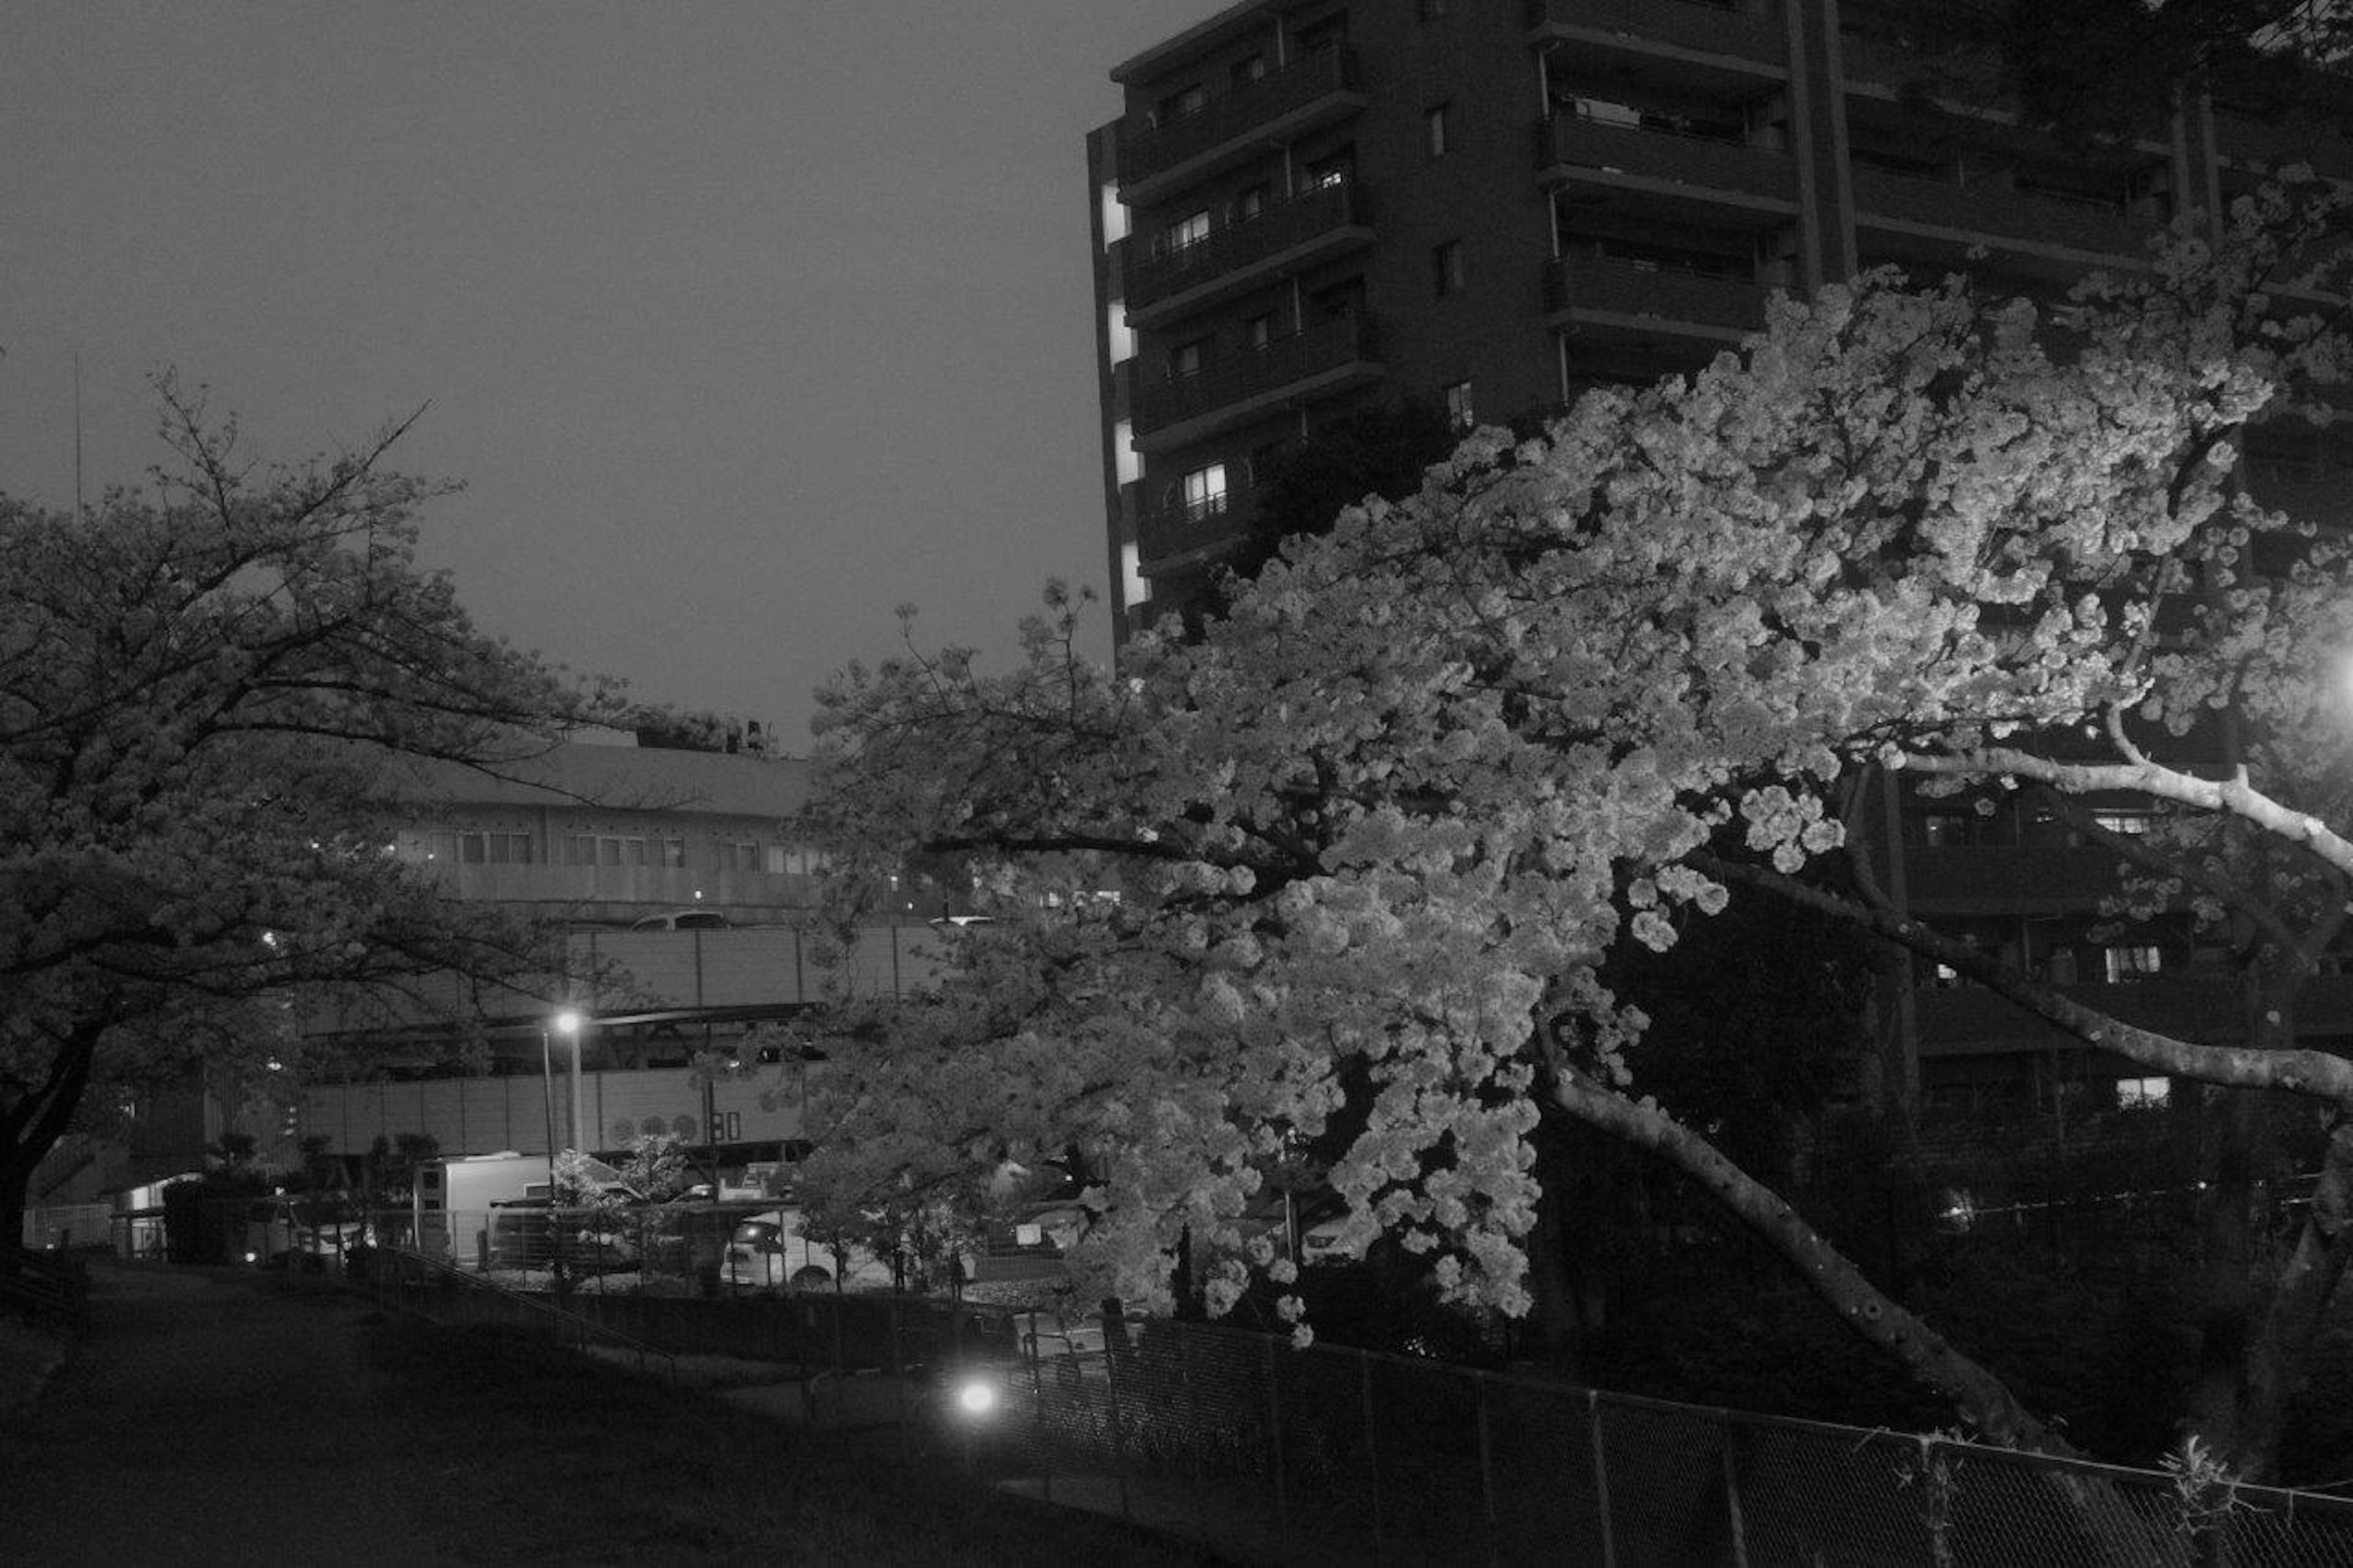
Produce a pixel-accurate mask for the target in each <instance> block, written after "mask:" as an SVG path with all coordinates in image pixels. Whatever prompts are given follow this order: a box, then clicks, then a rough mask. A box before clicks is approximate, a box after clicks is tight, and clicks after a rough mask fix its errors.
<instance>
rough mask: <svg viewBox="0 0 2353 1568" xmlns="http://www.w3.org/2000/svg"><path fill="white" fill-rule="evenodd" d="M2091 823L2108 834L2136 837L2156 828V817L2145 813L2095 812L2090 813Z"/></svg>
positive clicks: (2152, 813)
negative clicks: (2104, 829)
mask: <svg viewBox="0 0 2353 1568" xmlns="http://www.w3.org/2000/svg"><path fill="white" fill-rule="evenodd" d="M2092 821H2093V822H2094V824H2095V825H2097V826H2101V827H2105V828H2106V829H2107V830H2108V831H2109V832H2110V833H2122V834H2126V835H2129V836H2131V837H2139V836H2140V835H2141V834H2144V833H2147V831H2148V830H2149V829H2150V828H2151V827H2153V826H2156V824H2157V816H2156V814H2155V813H2154V812H2147V811H2095V812H2094V813H2092Z"/></svg>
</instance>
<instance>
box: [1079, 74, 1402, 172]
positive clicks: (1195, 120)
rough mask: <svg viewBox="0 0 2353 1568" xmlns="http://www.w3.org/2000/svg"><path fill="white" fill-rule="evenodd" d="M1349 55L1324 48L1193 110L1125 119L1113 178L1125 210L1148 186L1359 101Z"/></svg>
mask: <svg viewBox="0 0 2353 1568" xmlns="http://www.w3.org/2000/svg"><path fill="white" fill-rule="evenodd" d="M1359 80H1360V79H1359V77H1358V75H1357V70H1356V52H1355V51H1354V50H1352V49H1347V48H1342V47H1332V48H1322V49H1317V50H1315V51H1314V52H1313V53H1310V54H1307V55H1304V56H1303V57H1301V58H1299V59H1296V60H1293V62H1292V63H1291V64H1289V65H1287V66H1284V67H1283V68H1282V69H1280V70H1274V71H1269V72H1268V73H1267V74H1266V75H1264V76H1262V77H1261V78H1259V79H1257V80H1256V81H1252V82H1246V83H1244V84H1243V85H1241V86H1240V87H1237V88H1235V89H1233V90H1232V91H1231V92H1227V93H1221V94H1219V96H1218V97H1216V98H1213V99H1210V100H1208V102H1207V103H1204V104H1203V105H1202V106H1201V107H1200V108H1199V109H1198V110H1195V111H1194V112H1192V113H1190V114H1187V115H1185V116H1183V117H1182V118H1180V119H1176V120H1167V121H1162V122H1161V123H1159V124H1157V125H1148V124H1145V123H1143V122H1142V121H1140V120H1139V119H1136V118H1134V117H1131V118H1130V119H1129V120H1128V121H1126V122H1124V123H1123V124H1122V125H1121V127H1120V135H1119V177H1120V184H1122V186H1124V195H1125V197H1126V199H1127V201H1128V202H1129V203H1130V204H1131V205H1136V204H1139V203H1141V202H1142V201H1145V200H1147V199H1148V191H1149V187H1150V186H1151V184H1152V183H1153V182H1154V181H1155V180H1159V179H1162V178H1163V177H1165V176H1171V175H1176V174H1180V173H1187V172H1191V171H1192V170H1193V168H1194V166H1195V165H1197V164H1198V165H1199V166H1200V171H1201V172H1207V170H1208V168H1210V167H1213V166H1214V165H1215V164H1216V163H1217V161H1218V160H1219V157H1220V156H1222V155H1224V154H1225V153H1229V152H1231V151H1233V150H1234V149H1235V147H1236V144H1237V143H1240V145H1241V146H1243V147H1247V146H1249V145H1250V143H1251V142H1255V141H1256V140H1258V139H1259V138H1261V137H1263V136H1266V135H1269V134H1271V133H1272V132H1276V131H1278V130H1281V129H1284V128H1297V129H1305V128H1306V127H1307V126H1309V125H1314V124H1319V123H1322V122H1323V121H1324V120H1325V119H1327V118H1330V117H1331V116H1332V115H1334V114H1336V113H1339V112H1342V111H1345V110H1349V109H1353V108H1356V107H1360V106H1361V105H1362V104H1363V103H1364V93H1363V91H1362V89H1361V88H1360V86H1359Z"/></svg>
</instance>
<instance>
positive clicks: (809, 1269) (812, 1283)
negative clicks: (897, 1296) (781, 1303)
mask: <svg viewBox="0 0 2353 1568" xmlns="http://www.w3.org/2000/svg"><path fill="white" fill-rule="evenodd" d="M837 1269H839V1270H840V1271H841V1273H842V1281H841V1282H842V1283H843V1284H845V1285H860V1286H865V1285H888V1284H890V1283H891V1262H890V1259H888V1258H877V1257H875V1256H874V1254H873V1253H871V1252H870V1251H868V1250H867V1249H866V1248H865V1247H848V1248H846V1249H844V1252H843V1253H842V1254H841V1255H839V1256H837V1255H836V1253H835V1252H834V1249H833V1248H832V1247H831V1246H829V1245H828V1243H827V1242H826V1240H825V1238H824V1237H816V1238H814V1239H812V1238H811V1237H809V1236H808V1235H807V1232H806V1230H805V1228H804V1221H803V1219H802V1216H801V1211H800V1210H799V1209H797V1208H770V1209H764V1210H761V1211H760V1212H758V1213H756V1214H750V1215H744V1214H739V1215H736V1218H735V1223H734V1226H733V1229H732V1230H731V1232H730V1233H729V1235H728V1238H727V1247H726V1254H725V1258H724V1259H723V1263H722V1265H721V1274H720V1279H721V1281H722V1283H723V1284H724V1285H726V1286H727V1287H728V1288H729V1289H736V1290H775V1289H786V1288H789V1289H795V1290H810V1289H831V1288H832V1286H833V1284H834V1274H835V1271H836V1270H837Z"/></svg>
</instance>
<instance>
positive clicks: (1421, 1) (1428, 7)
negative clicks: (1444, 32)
mask: <svg viewBox="0 0 2353 1568" xmlns="http://www.w3.org/2000/svg"><path fill="white" fill-rule="evenodd" d="M1414 12H1415V15H1416V16H1419V18H1420V19H1421V20H1422V21H1425V22H1433V21H1436V20H1437V19H1438V18H1439V17H1440V16H1445V15H1446V0H1417V3H1416V5H1415V6H1414Z"/></svg>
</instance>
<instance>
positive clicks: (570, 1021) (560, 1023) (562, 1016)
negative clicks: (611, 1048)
mask: <svg viewBox="0 0 2353 1568" xmlns="http://www.w3.org/2000/svg"><path fill="white" fill-rule="evenodd" d="M585 1026H586V1020H585V1019H584V1018H582V1017H581V1016H580V1015H579V1014H578V1013H577V1012H575V1011H574V1010H573V1009H572V1008H569V1007H566V1008H565V1009H564V1011H563V1012H561V1013H558V1014H557V1015H556V1016H555V1032H556V1033H557V1034H559V1035H563V1036H565V1037H568V1038H569V1039H570V1040H571V1041H572V1152H574V1153H575V1154H586V1152H588V1134H587V1131H586V1129H585V1128H584V1127H583V1126H582V1125H581V1118H582V1117H583V1116H585V1115H586V1107H585V1106H584V1105H583V1104H582V1103H581V1100H582V1095H581V1093H580V1032H581V1030H582V1029H583V1028H584V1027H585Z"/></svg>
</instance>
